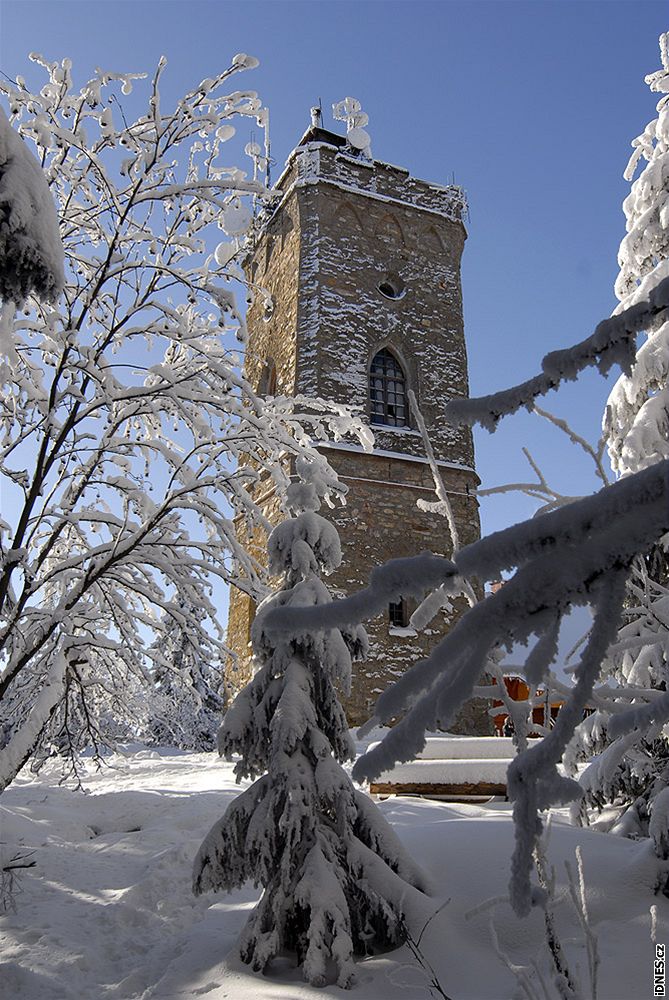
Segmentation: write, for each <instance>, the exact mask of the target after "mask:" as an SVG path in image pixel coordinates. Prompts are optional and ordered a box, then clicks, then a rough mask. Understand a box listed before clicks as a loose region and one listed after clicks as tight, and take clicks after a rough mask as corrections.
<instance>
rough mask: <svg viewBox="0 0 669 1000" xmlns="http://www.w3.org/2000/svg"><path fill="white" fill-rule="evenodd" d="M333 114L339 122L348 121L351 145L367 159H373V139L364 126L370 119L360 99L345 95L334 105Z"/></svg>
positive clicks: (348, 137)
mask: <svg viewBox="0 0 669 1000" xmlns="http://www.w3.org/2000/svg"><path fill="white" fill-rule="evenodd" d="M332 116H333V118H334V119H335V120H336V121H338V122H346V140H347V142H348V143H349V145H350V146H352V147H353V149H355V150H357V151H358V152H359V153H360V154H361V155H362V156H364V157H365V158H366V159H368V160H371V159H372V144H371V139H370V138H369V133H367V132H365V130H364V128H363V125H366V124H367V122H368V121H369V115H366V114H365V112H364V111H363V110H362V105H361V104H360V101H357V100H356V99H355V97H345V98H344V100H343V101H339V102H338V103H337V104H333V105H332Z"/></svg>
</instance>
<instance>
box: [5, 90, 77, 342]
mask: <svg viewBox="0 0 669 1000" xmlns="http://www.w3.org/2000/svg"><path fill="white" fill-rule="evenodd" d="M63 269H64V254H63V244H62V243H61V240H60V233H59V231H58V216H57V215H56V207H55V205H54V202H53V198H52V196H51V191H50V190H49V185H48V184H47V180H46V177H45V175H44V173H43V171H42V168H41V167H40V165H39V163H38V162H37V160H36V159H35V157H34V156H33V154H32V153H31V152H30V151H29V149H28V147H27V146H26V144H25V142H24V140H23V139H21V137H20V136H19V135H18V134H17V133H16V132H15V131H14V129H13V128H12V126H11V125H10V124H9V121H8V120H7V115H6V114H5V112H4V111H3V110H2V108H0V299H2V300H3V302H4V303H6V304H7V305H8V304H9V303H11V306H10V308H9V310H8V312H9V311H11V313H12V315H13V313H14V308H15V306H14V303H16V304H21V303H23V300H24V299H25V298H26V296H28V295H30V294H31V293H32V294H34V295H36V296H37V297H38V298H40V299H42V300H44V301H53V300H54V299H55V298H56V297H57V296H58V294H59V293H60V292H61V291H62V289H63V285H64V283H65V275H64V270H63ZM4 319H5V324H3V325H4V326H5V328H6V327H7V324H8V316H7V315H6V316H5V317H4ZM7 346H9V345H7ZM10 350H11V348H10Z"/></svg>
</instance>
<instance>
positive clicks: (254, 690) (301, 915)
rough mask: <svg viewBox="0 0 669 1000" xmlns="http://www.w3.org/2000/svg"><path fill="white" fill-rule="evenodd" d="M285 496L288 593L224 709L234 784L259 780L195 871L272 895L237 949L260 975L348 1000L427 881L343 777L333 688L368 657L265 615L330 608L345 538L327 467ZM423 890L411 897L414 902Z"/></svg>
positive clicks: (315, 467)
mask: <svg viewBox="0 0 669 1000" xmlns="http://www.w3.org/2000/svg"><path fill="white" fill-rule="evenodd" d="M297 472H298V475H299V480H298V481H296V482H293V483H292V484H291V485H290V486H289V487H288V497H287V504H288V508H289V509H290V510H291V511H292V512H293V515H294V516H292V517H291V518H290V519H289V520H286V521H283V522H282V523H281V524H279V525H278V526H277V527H276V528H275V529H274V531H273V532H272V534H271V536H270V539H269V566H270V571H271V572H272V573H273V574H277V575H279V574H281V575H282V577H283V585H282V587H281V589H280V590H279V591H278V592H277V593H275V594H273V595H272V596H270V597H268V598H267V599H266V600H265V601H264V602H263V604H261V606H260V607H259V608H258V613H257V616H256V619H255V622H254V624H253V628H252V643H253V651H254V655H255V662H256V665H257V672H256V674H255V676H254V678H253V680H252V681H251V682H250V684H248V685H247V687H246V688H244V690H243V691H242V692H241V693H240V694H239V695H238V697H237V698H236V699H235V701H234V702H233V704H232V706H231V708H230V709H229V711H228V713H227V715H226V717H225V721H224V724H223V727H222V729H221V732H220V735H219V748H220V752H221V754H222V755H224V756H226V757H227V758H228V759H230V758H232V756H233V755H235V754H239V755H240V757H241V759H240V760H239V762H238V763H237V765H236V774H237V776H238V779H241V778H243V777H247V776H250V777H254V778H257V780H256V781H255V783H254V784H253V785H251V787H250V788H248V789H247V790H246V791H245V792H243V793H242V794H241V795H240V796H239V797H238V798H237V799H236V800H235V802H234V803H233V804H232V805H231V806H230V807H229V809H228V811H227V812H226V813H225V815H224V816H223V818H222V819H221V820H220V821H219V822H217V823H216V824H215V825H214V827H213V828H212V830H211V831H210V833H209V834H208V836H207V838H206V839H205V841H204V843H203V845H202V847H201V848H200V851H199V854H198V856H197V859H196V862H195V869H194V888H195V891H196V893H202V892H205V891H207V890H210V889H227V890H230V889H234V888H237V887H239V886H241V885H243V883H244V882H246V881H247V880H251V881H253V882H254V883H255V884H256V885H262V887H263V889H264V892H263V895H262V897H261V899H260V902H259V903H258V905H257V907H256V909H255V910H254V911H253V913H252V915H251V917H250V919H249V921H248V924H247V925H246V928H245V929H244V932H243V934H242V939H241V956H242V958H243V960H244V961H245V962H247V963H250V964H251V965H252V967H253V968H254V969H256V970H262V969H265V967H266V966H267V965H268V963H269V962H270V961H271V960H272V958H274V957H275V956H276V955H278V954H279V953H280V952H282V951H284V950H289V951H293V952H296V953H297V958H298V962H299V963H300V964H302V965H303V973H304V977H305V979H306V980H308V981H309V982H310V983H312V984H314V985H322V984H324V983H325V982H326V981H327V979H328V978H329V976H330V974H332V975H333V976H334V978H336V981H337V983H338V984H339V985H340V986H344V987H348V986H350V985H351V983H352V978H353V973H354V968H355V966H354V963H353V956H354V955H355V954H358V955H363V954H368V953H370V952H373V951H374V950H375V949H377V948H382V947H387V946H393V945H397V944H399V943H400V942H401V941H402V939H403V931H402V926H403V922H402V913H403V900H404V898H405V897H406V896H407V894H408V893H411V892H413V891H415V889H421V890H423V889H424V888H425V886H424V881H423V876H422V874H421V872H420V870H419V869H418V868H417V866H416V865H415V864H414V863H413V862H412V861H411V859H410V858H409V857H408V856H407V855H406V853H405V852H404V850H403V848H402V847H401V845H400V843H399V841H398V839H397V837H396V836H395V834H394V833H393V832H392V830H391V828H390V827H389V826H388V824H387V823H386V822H385V820H384V819H383V817H382V816H381V814H380V813H379V812H378V811H377V809H376V807H375V806H374V805H373V803H372V802H371V800H370V799H369V798H368V797H367V796H366V795H365V794H364V793H362V792H360V791H357V790H356V789H355V788H354V787H353V784H352V783H351V780H350V778H349V777H348V775H347V773H346V772H345V771H344V769H343V768H342V766H341V763H342V762H343V761H345V760H347V759H351V758H352V757H353V756H354V750H353V745H352V741H351V738H350V734H349V731H348V728H347V723H346V716H345V714H344V710H343V708H342V706H341V703H340V701H339V697H338V694H337V687H339V688H341V689H342V690H343V691H348V689H349V687H350V677H351V659H352V657H353V658H357V657H360V656H362V655H364V651H365V648H366V643H367V640H366V635H365V632H364V630H363V629H362V628H360V627H346V626H344V627H342V628H329V627H327V628H323V629H319V626H318V622H317V620H316V624H315V628H310V629H308V630H298V631H295V632H294V633H291V634H284V635H281V636H279V637H278V638H277V637H276V636H275V635H274V634H273V633H272V632H271V631H269V630H267V629H266V627H265V622H266V616H267V614H268V612H270V611H273V610H274V611H276V610H282V609H289V608H291V607H292V606H294V605H296V606H305V605H306V606H309V607H311V608H313V609H314V611H315V617H316V619H317V617H318V609H322V608H323V607H325V606H327V605H329V604H330V602H331V598H330V595H329V593H328V590H327V587H326V586H325V584H324V583H323V581H322V579H321V576H320V574H321V573H330V572H331V571H332V570H334V569H335V568H336V567H337V566H338V565H339V563H340V561H341V550H340V545H339V537H338V535H337V531H336V529H335V528H334V526H333V525H332V524H331V523H330V522H329V521H327V520H325V518H323V517H322V516H321V515H320V514H319V513H318V510H319V508H320V505H321V499H322V497H323V496H325V495H326V494H327V493H329V491H330V489H331V486H332V480H331V478H330V476H331V473H330V472H329V470H328V468H327V466H326V465H325V464H324V463H318V462H315V461H308V460H306V459H302V460H300V459H298V461H297ZM412 887H415V888H412Z"/></svg>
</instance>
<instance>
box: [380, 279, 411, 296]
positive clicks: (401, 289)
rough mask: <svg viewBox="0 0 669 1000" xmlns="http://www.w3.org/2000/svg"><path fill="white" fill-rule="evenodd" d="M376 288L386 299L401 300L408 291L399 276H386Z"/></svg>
mask: <svg viewBox="0 0 669 1000" xmlns="http://www.w3.org/2000/svg"><path fill="white" fill-rule="evenodd" d="M376 287H377V288H378V290H379V291H380V292H381V295H383V296H384V298H386V299H401V298H402V296H403V295H404V293H405V291H406V287H405V285H404V282H403V281H402V279H401V278H400V277H399V275H397V274H385V275H384V276H383V278H382V279H381V281H380V282H379V283H378V285H377V286H376Z"/></svg>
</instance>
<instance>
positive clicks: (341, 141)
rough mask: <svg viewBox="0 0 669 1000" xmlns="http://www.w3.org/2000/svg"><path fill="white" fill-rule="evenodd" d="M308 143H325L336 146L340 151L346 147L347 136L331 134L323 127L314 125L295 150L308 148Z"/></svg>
mask: <svg viewBox="0 0 669 1000" xmlns="http://www.w3.org/2000/svg"><path fill="white" fill-rule="evenodd" d="M308 142H325V143H327V144H328V146H336V147H337V148H338V149H341V148H342V147H343V146H345V145H346V136H345V135H339V134H338V133H337V132H331V131H330V130H329V129H327V128H323V127H322V125H314V124H313V123H312V124H311V125H310V126H309V128H308V129H307V131H306V132H305V133H304V135H303V136H302V138H301V139H300V141H299V142H298V144H297V146H296V147H295V148H296V149H299V147H300V146H306V145H307V143H308Z"/></svg>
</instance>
